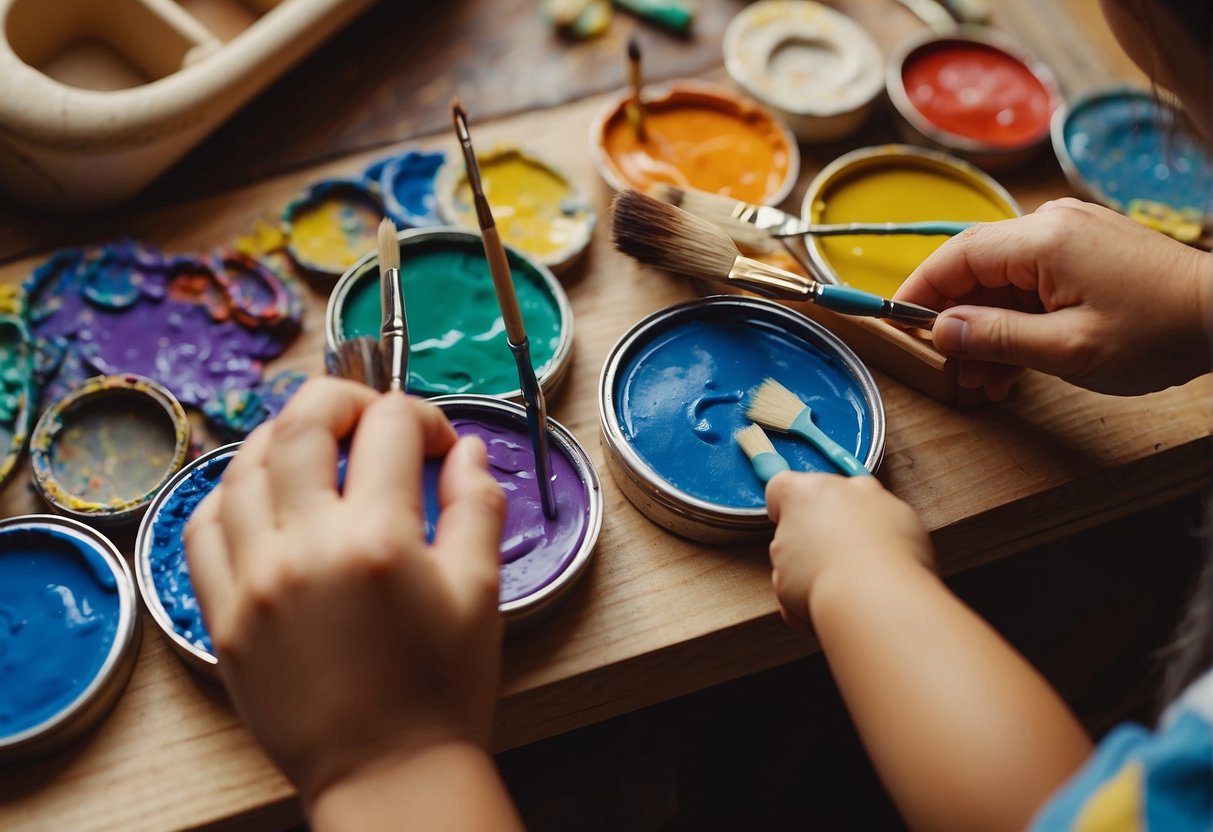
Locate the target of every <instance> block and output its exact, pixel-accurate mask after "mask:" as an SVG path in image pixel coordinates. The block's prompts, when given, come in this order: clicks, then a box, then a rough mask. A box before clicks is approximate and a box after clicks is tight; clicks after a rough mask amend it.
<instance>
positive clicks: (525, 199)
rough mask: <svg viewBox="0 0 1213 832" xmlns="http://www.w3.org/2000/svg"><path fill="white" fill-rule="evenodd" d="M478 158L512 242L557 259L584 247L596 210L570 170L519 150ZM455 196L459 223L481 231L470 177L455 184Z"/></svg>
mask: <svg viewBox="0 0 1213 832" xmlns="http://www.w3.org/2000/svg"><path fill="white" fill-rule="evenodd" d="M478 162H479V165H480V181H481V186H482V187H483V188H484V195H485V197H486V198H487V199H488V201H489V205H490V206H491V207H492V209H493V219H494V221H495V222H496V223H497V228H498V230H499V231H500V233H501V239H502V241H503V242H505V243H506V244H507V245H511V246H514V247H515V248H517V249H519V250H521V251H525V252H526V253H527V254H530V255H533V256H534V257H536V258H538V259H539V260H540V261H542V262H544V263H552V262H559V261H560V260H561V259H564V258H567V257H569V256H571V255H572V254H573V253H575V252H577V251H580V250H581V249H582V248H584V247H585V245H586V243H588V242H589V238H590V232H591V231H592V230H593V225H594V212H593V209H591V208H590V206H589V203H587V202H586V201H585V199H584V198H583V197H582V196H581V194H580V193H578V191H577V189H576V188H575V187H574V186H573V183H572V182H570V181H569V180H568V178H567V177H565V176H564V174H562V173H560V172H559V171H558V170H556V169H555V168H553V167H552V166H550V165H548V164H547V163H546V162H544V161H542V160H541V159H538V158H536V157H534V156H531V155H530V154H527V153H524V152H522V151H521V150H517V149H513V148H507V149H502V150H498V151H495V152H492V153H489V154H486V155H485V156H483V157H479V158H478ZM449 199H450V202H449V205H450V210H451V212H452V213H453V214H454V217H453V219H454V220H455V222H456V223H457V224H458V225H461V226H463V227H464V228H467V229H471V230H478V229H479V228H480V226H479V224H478V222H477V219H476V209H475V206H474V205H473V203H472V188H471V186H470V185H469V184H468V181H467V177H466V175H463V176H460V177H459V178H458V180H457V181H456V182H455V183H454V185H453V193H452V194H451V195H450V198H449Z"/></svg>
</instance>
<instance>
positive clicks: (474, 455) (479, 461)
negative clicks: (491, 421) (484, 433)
mask: <svg viewBox="0 0 1213 832" xmlns="http://www.w3.org/2000/svg"><path fill="white" fill-rule="evenodd" d="M459 445H460V446H461V447H460V452H461V453H462V454H463V458H464V459H465V460H467V461H468V462H470V463H472V464H473V465H475V466H476V467H477V468H482V469H485V470H487V469H488V467H489V452H488V450H487V449H486V448H485V447H484V441H483V440H482V439H481V438H480V437H479V436H464V437H462V438H461V439H460V440H459Z"/></svg>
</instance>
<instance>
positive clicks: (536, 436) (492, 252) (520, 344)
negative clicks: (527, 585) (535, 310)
mask: <svg viewBox="0 0 1213 832" xmlns="http://www.w3.org/2000/svg"><path fill="white" fill-rule="evenodd" d="M451 117H452V119H453V120H454V122H455V135H456V136H457V137H458V139H459V145H460V147H461V148H462V149H463V161H464V164H465V165H466V167H467V178H468V185H469V186H470V187H471V190H472V201H473V204H474V205H475V206H476V219H477V221H478V222H479V223H480V235H481V238H482V240H483V241H484V256H485V257H486V258H487V259H488V263H489V274H490V275H492V277H493V289H494V290H495V291H496V292H497V305H498V306H500V307H501V319H502V321H504V323H505V340H506V343H507V344H509V347H510V352H512V353H513V354H514V361H515V363H516V364H517V365H518V383H519V387H520V388H521V390H522V401H523V404H524V405H525V406H526V416H527V425H528V427H529V428H530V433H531V447H532V450H533V451H534V454H535V480H536V485H537V486H538V487H539V500H540V502H541V503H542V505H543V514H544V516H545V517H547V518H548V519H549V520H551V519H554V518H555V517H556V498H555V496H554V495H553V494H552V478H551V470H552V466H551V460H550V459H549V458H548V431H547V424H548V414H547V405H546V404H545V403H544V400H543V390H542V389H541V388H540V387H539V379H538V378H537V377H536V375H535V367H534V365H532V364H531V344H530V341H528V340H527V335H526V328H525V326H524V325H523V323H522V309H521V308H520V307H519V306H518V295H517V294H515V292H514V279H513V277H512V276H511V275H510V264H509V260H507V259H506V255H505V246H503V245H502V244H501V237H500V235H498V233H497V224H496V223H495V222H494V221H493V212H492V211H491V210H490V209H489V201H488V200H487V199H485V196H484V189H483V188H482V187H481V185H480V165H479V164H478V163H477V162H476V152H475V151H474V150H472V135H471V133H469V132H468V123H467V118H468V116H467V113H466V112H465V111H464V109H463V107H462V106H460V104H459V99H455V100H454V101H452V102H451Z"/></svg>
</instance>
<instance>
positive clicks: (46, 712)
mask: <svg viewBox="0 0 1213 832" xmlns="http://www.w3.org/2000/svg"><path fill="white" fill-rule="evenodd" d="M139 632H140V631H139V610H138V605H137V602H136V596H135V583H134V581H133V580H132V579H131V572H130V567H128V566H127V565H126V561H125V560H123V559H122V555H121V554H119V552H118V550H117V549H116V548H115V547H114V544H113V543H111V542H110V541H109V540H107V539H106V538H105V537H104V536H103V535H101V534H100V533H99V532H97V531H95V530H93V529H91V528H89V527H88V526H86V525H84V524H83V523H79V522H77V521H75V520H71V519H69V518H65V517H55V516H53V515H49V514H46V515H44V514H34V515H26V516H22V517H10V518H7V519H4V520H0V758H4V757H16V756H22V755H36V754H45V753H47V752H51V751H54V750H56V749H58V748H61V747H62V746H63V745H65V744H67V743H69V742H71V741H72V740H74V739H76V738H78V737H79V736H80V735H81V734H83V733H84V732H85V731H87V730H88V729H90V728H91V727H93V726H94V725H96V724H97V723H98V722H99V721H100V720H101V719H102V718H104V716H105V715H106V714H108V713H109V711H110V709H111V708H113V706H114V704H115V703H116V702H117V701H118V697H119V696H121V695H122V691H123V690H124V689H125V688H126V684H127V681H128V680H129V679H130V676H131V671H132V670H133V669H134V667H135V659H136V657H137V656H138V653H139V649H138V648H139Z"/></svg>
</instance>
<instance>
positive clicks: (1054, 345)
mask: <svg viewBox="0 0 1213 832" xmlns="http://www.w3.org/2000/svg"><path fill="white" fill-rule="evenodd" d="M1081 323H1082V321H1081V313H1080V312H1079V311H1078V310H1076V309H1061V310H1058V311H1056V312H1048V313H1033V312H1018V311H1015V310H1011V309H1002V308H999V307H992V306H957V307H953V308H952V309H949V310H947V311H945V312H943V313H941V314H940V316H939V318H938V319H936V321H935V326H934V329H933V331H932V337H933V339H934V342H935V346H936V347H937V348H938V349H939V350H940V351H942V352H944V353H947V354H948V355H952V356H956V357H959V358H966V359H970V360H974V361H988V362H992V363H995V364H1010V365H1013V366H1017V367H1028V368H1031V369H1033V370H1040V371H1041V372H1044V373H1049V374H1050V375H1055V376H1063V377H1064V376H1066V375H1068V374H1070V373H1071V372H1072V371H1073V369H1074V365H1075V363H1076V361H1077V358H1078V357H1077V355H1076V354H1075V348H1074V346H1073V344H1074V337H1073V335H1074V332H1075V331H1076V330H1077V328H1078V327H1079V326H1080V325H1081Z"/></svg>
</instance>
